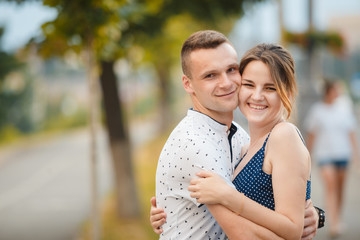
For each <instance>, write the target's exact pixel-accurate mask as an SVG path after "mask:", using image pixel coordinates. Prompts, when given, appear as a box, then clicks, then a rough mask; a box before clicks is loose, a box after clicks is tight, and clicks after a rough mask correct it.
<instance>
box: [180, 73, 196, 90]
mask: <svg viewBox="0 0 360 240" xmlns="http://www.w3.org/2000/svg"><path fill="white" fill-rule="evenodd" d="M182 82H183V86H184V89H185V91H186V92H187V93H189V94H192V93H194V90H193V88H192V84H191V80H190V78H188V77H187V76H186V75H185V74H183V76H182Z"/></svg>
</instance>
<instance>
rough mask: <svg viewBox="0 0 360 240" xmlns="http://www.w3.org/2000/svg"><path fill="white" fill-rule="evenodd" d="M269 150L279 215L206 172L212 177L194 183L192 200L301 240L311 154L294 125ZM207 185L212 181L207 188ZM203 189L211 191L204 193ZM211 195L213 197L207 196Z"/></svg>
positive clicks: (277, 134) (276, 136) (280, 133)
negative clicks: (220, 206)
mask: <svg viewBox="0 0 360 240" xmlns="http://www.w3.org/2000/svg"><path fill="white" fill-rule="evenodd" d="M281 125H284V124H281ZM270 144H271V145H270ZM268 149H269V150H268V151H267V152H266V157H269V158H270V159H269V161H270V163H271V166H272V179H273V189H274V199H275V211H272V210H270V209H268V208H266V207H264V206H262V205H260V204H258V203H257V202H255V201H253V200H251V199H250V198H247V197H246V196H244V195H243V194H242V193H239V192H238V191H236V190H235V189H233V188H232V187H230V186H228V185H225V184H223V185H216V182H218V181H219V179H216V177H214V176H213V175H215V174H213V173H208V172H202V173H200V174H199V176H200V177H203V174H209V175H211V176H208V177H207V178H205V179H194V180H193V181H194V182H195V183H196V185H192V186H190V187H189V190H191V191H194V193H192V195H191V196H192V197H196V198H198V201H199V202H202V203H210V204H211V203H216V202H218V203H220V204H222V205H224V206H225V207H227V208H229V209H230V210H232V211H234V212H235V213H237V214H239V215H241V216H243V217H244V218H246V219H248V220H250V221H252V222H254V223H256V224H259V225H261V226H263V227H265V228H267V229H269V230H271V231H273V232H274V233H276V234H277V235H278V236H280V237H283V238H285V239H300V236H301V233H302V231H303V226H304V206H305V195H306V182H307V179H308V178H309V173H310V157H309V154H308V152H307V150H306V148H305V146H304V145H303V143H302V141H301V139H300V137H299V136H298V133H297V132H296V130H295V128H294V127H293V126H292V125H290V124H285V126H282V127H281V128H280V127H276V128H274V130H273V132H272V135H271V141H270V139H269V142H268ZM203 181H208V183H207V184H208V185H207V187H206V184H203V183H205V182H203ZM194 182H192V184H193V183H194ZM201 188H207V189H206V191H205V192H201V190H200V189H201ZM211 189H212V190H211ZM207 191H208V192H209V194H206V192H207Z"/></svg>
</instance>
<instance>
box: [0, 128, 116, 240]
mask: <svg viewBox="0 0 360 240" xmlns="http://www.w3.org/2000/svg"><path fill="white" fill-rule="evenodd" d="M98 146H99V147H98V149H99V154H98V155H99V163H98V176H99V195H101V196H104V194H105V193H106V192H107V191H108V190H109V189H110V186H111V182H112V178H111V174H110V173H111V171H110V164H109V156H108V152H107V145H106V138H105V136H104V135H103V134H102V133H101V134H100V139H99V144H98ZM90 196H91V194H90V167H89V140H88V133H87V132H86V131H80V132H75V133H70V134H64V135H61V136H59V137H57V138H54V139H47V140H46V141H39V143H31V144H27V145H26V144H22V145H21V146H18V147H12V148H10V149H9V148H6V149H0V239H1V240H25V239H26V240H70V239H75V238H76V235H77V234H78V232H79V229H80V227H81V225H82V224H83V222H84V220H85V219H86V218H87V217H88V216H89V214H90V206H91V198H90Z"/></svg>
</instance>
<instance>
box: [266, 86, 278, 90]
mask: <svg viewBox="0 0 360 240" xmlns="http://www.w3.org/2000/svg"><path fill="white" fill-rule="evenodd" d="M266 90H268V91H276V88H273V87H267V88H266Z"/></svg>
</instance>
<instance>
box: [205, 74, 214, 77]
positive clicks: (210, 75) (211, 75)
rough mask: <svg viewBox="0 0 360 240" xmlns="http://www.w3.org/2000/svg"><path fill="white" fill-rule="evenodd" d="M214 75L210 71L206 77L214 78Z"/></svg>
mask: <svg viewBox="0 0 360 240" xmlns="http://www.w3.org/2000/svg"><path fill="white" fill-rule="evenodd" d="M214 76H215V75H214V74H212V73H210V74H208V75H206V76H205V78H213V77H214Z"/></svg>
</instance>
